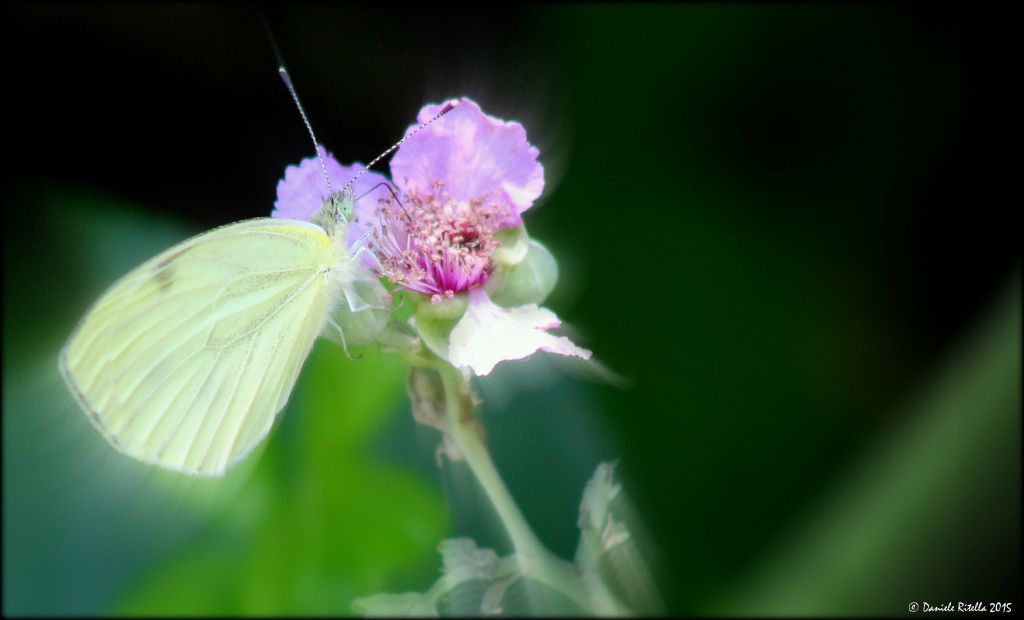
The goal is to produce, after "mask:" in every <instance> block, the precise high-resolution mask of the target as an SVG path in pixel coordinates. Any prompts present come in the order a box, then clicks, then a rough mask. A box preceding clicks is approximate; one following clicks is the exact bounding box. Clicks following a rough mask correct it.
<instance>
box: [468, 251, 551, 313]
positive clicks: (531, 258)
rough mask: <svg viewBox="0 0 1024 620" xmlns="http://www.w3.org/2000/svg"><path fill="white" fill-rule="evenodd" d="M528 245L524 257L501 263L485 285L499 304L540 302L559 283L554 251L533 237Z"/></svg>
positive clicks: (521, 304) (509, 306)
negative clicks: (507, 264) (515, 260)
mask: <svg viewBox="0 0 1024 620" xmlns="http://www.w3.org/2000/svg"><path fill="white" fill-rule="evenodd" d="M525 245H526V248H527V249H526V252H525V253H524V255H523V257H522V258H521V259H520V260H519V261H518V262H516V263H515V264H512V265H509V266H506V267H500V266H499V267H498V268H497V269H495V271H494V273H493V274H492V275H491V278H490V279H489V280H488V281H487V284H486V285H485V286H484V290H486V291H487V295H488V296H489V297H490V298H491V300H492V301H494V303H496V304H498V305H499V306H504V307H506V308H511V307H515V306H523V305H526V304H540V303H542V302H543V301H544V300H545V299H546V298H547V296H548V295H549V294H551V291H552V290H554V288H555V283H556V282H558V263H557V262H555V257H554V256H552V255H551V252H549V251H548V250H547V248H545V247H544V246H543V245H541V244H540V243H538V242H536V241H534V240H532V239H530V240H528V241H527V242H526V244H525ZM498 251H500V250H498ZM495 254H497V252H495Z"/></svg>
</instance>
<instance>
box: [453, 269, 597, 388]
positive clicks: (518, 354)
mask: <svg viewBox="0 0 1024 620" xmlns="http://www.w3.org/2000/svg"><path fill="white" fill-rule="evenodd" d="M559 325H561V321H559V320H558V317H557V316H555V313H554V312H551V311H550V310H548V309H546V308H540V307H538V306H537V304H529V305H526V306H520V307H518V308H508V309H506V308H502V307H501V306H498V305H497V304H495V303H494V302H492V301H491V300H490V298H489V297H488V296H487V293H485V292H484V291H483V289H480V288H478V289H474V290H472V291H470V292H469V305H468V306H467V307H466V313H465V314H464V315H463V316H462V318H461V319H459V322H458V323H457V324H456V325H455V328H454V329H452V332H451V335H450V336H449V343H448V360H449V361H450V362H451V363H452V364H453V365H455V366H458V367H460V368H469V369H471V370H472V371H473V373H474V374H476V375H486V374H488V373H490V372H491V370H493V369H494V366H495V365H496V364H497V363H498V362H502V361H505V360H516V359H522V358H524V357H529V356H530V355H532V354H533V353H535V352H536V351H538V350H540V351H548V352H549V353H557V354H559V355H572V356H575V357H579V358H582V359H590V355H591V353H590V351H588V350H586V349H584V348H581V347H578V346H576V345H575V344H573V343H572V341H570V340H569V339H568V338H566V337H564V336H555V335H553V334H549V333H547V332H546V331H545V330H548V329H551V328H553V327H558V326H559Z"/></svg>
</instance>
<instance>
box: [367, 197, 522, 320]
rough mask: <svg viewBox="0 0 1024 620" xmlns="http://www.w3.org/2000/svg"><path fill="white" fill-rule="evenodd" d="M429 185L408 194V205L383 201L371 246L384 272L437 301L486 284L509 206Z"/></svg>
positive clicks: (379, 267)
mask: <svg viewBox="0 0 1024 620" xmlns="http://www.w3.org/2000/svg"><path fill="white" fill-rule="evenodd" d="M429 187H430V190H429V191H427V192H415V191H413V192H407V193H406V194H405V200H404V201H403V202H399V201H398V200H397V199H396V198H395V197H393V196H389V197H387V198H382V199H380V200H379V201H378V208H377V221H376V223H375V225H374V227H373V232H372V236H373V240H372V241H370V242H369V243H368V244H367V247H368V249H369V250H370V251H372V252H373V254H374V256H375V257H376V259H377V262H378V265H379V266H378V270H379V271H380V273H382V274H383V275H385V276H386V277H387V278H388V279H389V280H391V281H392V282H393V283H395V284H396V285H398V286H401V287H404V288H408V289H411V290H414V291H418V292H420V293H424V294H426V295H429V296H430V298H431V300H432V301H433V302H435V303H437V302H439V301H441V300H442V299H444V298H448V299H451V298H452V297H453V296H454V295H455V294H456V293H460V292H462V291H466V290H470V289H474V288H476V287H478V286H480V285H482V284H484V283H485V282H486V281H487V278H488V277H489V276H490V274H491V272H492V271H493V266H492V264H491V255H492V254H493V253H494V251H495V250H496V249H498V247H499V243H498V241H497V240H496V239H495V238H494V234H495V233H496V232H497V231H498V230H499V228H500V224H501V222H502V221H503V220H504V218H506V217H507V216H508V208H507V207H502V206H501V205H500V203H497V202H494V201H488V200H487V198H486V196H481V197H477V198H472V199H470V200H468V201H466V200H454V199H453V198H452V197H451V195H450V194H449V193H448V192H447V191H445V188H444V181H442V180H435V181H433V182H432V183H430V185H429Z"/></svg>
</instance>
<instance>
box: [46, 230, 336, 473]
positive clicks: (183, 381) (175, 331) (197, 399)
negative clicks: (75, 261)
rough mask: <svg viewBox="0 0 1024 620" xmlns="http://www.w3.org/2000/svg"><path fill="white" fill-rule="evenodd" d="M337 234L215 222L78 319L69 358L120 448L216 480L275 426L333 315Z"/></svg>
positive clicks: (68, 365)
mask: <svg viewBox="0 0 1024 620" xmlns="http://www.w3.org/2000/svg"><path fill="white" fill-rule="evenodd" d="M331 256H332V245H331V240H330V239H329V238H328V236H327V235H326V234H325V233H324V231H323V230H322V229H321V228H320V227H318V226H315V225H312V224H309V223H307V222H300V221H293V220H282V219H270V218H263V219H256V220H249V221H244V222H239V223H236V224H231V225H228V226H224V227H222V228H218V229H215V230H212V231H210V232H208V233H205V234H202V235H199V236H197V237H194V238H192V239H190V240H188V241H185V242H184V243H181V244H179V245H177V246H175V247H172V248H171V249H169V250H167V251H165V252H164V253H162V254H160V255H158V256H156V257H155V258H153V259H151V260H149V261H148V262H146V263H144V264H143V265H141V266H140V267H138V268H137V269H135V270H134V271H132V272H131V273H129V274H128V275H126V276H125V277H124V278H122V279H121V280H119V281H118V282H117V283H116V284H114V285H113V286H112V287H111V288H110V289H109V290H108V291H107V292H106V293H105V294H104V295H103V296H102V297H101V298H100V299H99V301H97V302H96V304H95V305H94V306H93V307H92V308H91V309H90V310H89V312H88V313H87V314H86V315H85V317H84V318H83V319H82V321H81V323H79V325H78V328H77V329H76V330H75V332H74V334H72V336H71V338H70V340H69V341H68V343H67V344H66V345H65V347H64V350H63V351H62V352H61V356H60V366H61V370H62V372H63V374H64V377H65V379H66V380H67V383H68V385H69V386H70V387H71V390H72V392H73V393H74V394H75V396H76V397H77V399H78V401H79V403H81V405H82V407H83V408H84V409H85V411H86V413H88V415H89V418H90V419H91V420H92V422H93V423H94V425H95V426H96V427H97V428H98V429H99V430H100V432H102V433H103V435H104V436H105V437H106V438H107V439H108V440H109V441H110V443H111V444H113V445H114V446H115V447H116V448H117V449H118V450H120V451H122V452H124V453H126V454H128V455H130V456H133V457H135V458H137V459H140V460H142V461H146V462H149V463H154V464H156V465H159V466H161V467H165V468H169V469H174V470H178V471H182V472H186V473H190V474H196V475H221V474H223V473H224V471H225V470H226V469H227V467H228V466H230V465H231V464H232V463H234V462H236V461H238V460H239V459H240V458H242V457H243V456H245V455H246V454H247V453H248V452H249V451H250V450H251V449H252V448H253V447H254V446H255V445H256V444H258V443H259V442H260V440H262V439H263V438H264V437H265V436H266V435H267V433H268V432H269V431H270V427H271V426H272V424H273V421H274V418H275V416H276V415H277V413H278V412H279V411H280V410H281V409H282V408H283V407H284V405H285V403H286V402H287V400H288V396H289V394H290V393H291V390H292V387H293V386H294V385H295V380H296V378H297V377H298V373H299V370H300V368H301V367H302V363H303V362H304V361H305V359H306V357H307V356H308V355H309V351H310V348H311V347H312V346H313V342H314V341H315V339H316V337H317V335H318V333H319V332H320V329H321V327H322V325H323V323H324V321H325V320H326V316H327V313H328V311H329V309H330V308H329V306H330V304H331V299H332V295H331V294H330V292H329V291H328V290H327V288H328V285H329V281H330V278H329V277H328V276H329V272H330V270H331V269H332V267H333V265H332V264H331V261H332V258H331Z"/></svg>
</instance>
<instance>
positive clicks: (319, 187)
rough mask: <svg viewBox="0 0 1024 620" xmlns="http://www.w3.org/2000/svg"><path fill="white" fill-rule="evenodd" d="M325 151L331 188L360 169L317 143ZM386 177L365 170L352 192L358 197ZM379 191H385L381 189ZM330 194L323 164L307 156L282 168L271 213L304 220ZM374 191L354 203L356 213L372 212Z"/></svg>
mask: <svg viewBox="0 0 1024 620" xmlns="http://www.w3.org/2000/svg"><path fill="white" fill-rule="evenodd" d="M319 148H320V152H321V153H322V154H323V155H324V165H325V166H326V168H327V174H328V176H330V179H331V189H333V190H334V191H338V190H340V189H341V188H342V187H344V185H345V184H346V183H348V181H349V179H351V178H352V177H354V176H355V175H356V174H357V173H358V172H359V171H360V170H362V169H363V166H362V165H361V164H359V163H358V162H357V163H354V164H352V165H351V166H343V165H341V164H339V163H338V160H336V159H334V156H333V155H331V154H330V153H328V152H326V151H324V149H323V147H319ZM386 181H387V178H386V177H384V175H382V174H378V173H376V172H367V173H365V174H363V176H361V177H359V180H358V181H356V184H355V190H354V193H355V196H356V197H357V198H358V197H360V196H362V195H363V194H365V193H366V192H368V191H370V189H371V188H373V186H375V185H377V184H378V183H383V182H386ZM380 191H386V190H383V189H381V190H380ZM328 194H330V189H328V187H327V179H325V178H324V171H323V168H321V167H320V158H318V157H307V158H306V159H303V160H302V161H301V162H300V163H299V165H297V166H288V168H287V169H286V170H285V171H284V178H283V179H281V180H280V181H278V183H277V200H275V201H274V211H273V212H272V213H271V214H270V216H271V217H284V218H288V219H293V220H306V221H309V219H310V218H311V217H312V216H313V214H314V213H316V211H317V209H319V208H320V207H321V206H322V205H323V203H324V200H325V199H326V198H327V196H328ZM376 197H377V192H373V193H372V194H370V195H368V196H366V197H365V198H363V199H362V200H359V201H358V202H357V203H356V215H357V216H359V215H360V214H361V213H362V212H364V211H368V213H367V216H372V214H373V208H374V206H375V205H376Z"/></svg>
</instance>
